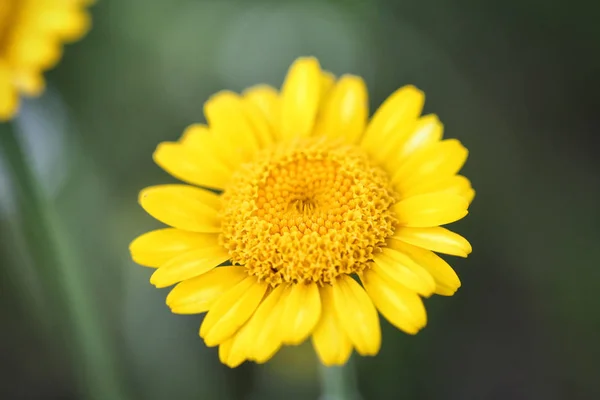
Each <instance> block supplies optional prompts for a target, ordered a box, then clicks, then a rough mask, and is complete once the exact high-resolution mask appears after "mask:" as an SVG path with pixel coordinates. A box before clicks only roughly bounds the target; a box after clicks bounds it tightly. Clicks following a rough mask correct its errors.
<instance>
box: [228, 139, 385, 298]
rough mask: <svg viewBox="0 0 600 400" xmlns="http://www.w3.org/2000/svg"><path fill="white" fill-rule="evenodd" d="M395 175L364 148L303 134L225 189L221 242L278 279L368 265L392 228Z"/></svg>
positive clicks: (308, 278)
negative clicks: (391, 176)
mask: <svg viewBox="0 0 600 400" xmlns="http://www.w3.org/2000/svg"><path fill="white" fill-rule="evenodd" d="M394 199H395V194H394V193H393V191H392V189H391V186H390V182H389V178H388V176H387V175H386V174H385V172H384V171H383V170H382V169H380V168H378V167H376V166H374V165H372V164H371V163H370V162H369V159H368V158H367V156H366V155H365V154H364V153H363V152H362V151H361V150H360V149H358V148H356V147H353V146H346V145H340V144H339V143H328V142H325V141H323V140H318V139H303V140H296V141H293V142H290V143H287V144H283V145H280V146H278V147H276V148H274V149H271V150H269V151H265V152H264V153H262V154H261V155H260V156H259V157H258V158H257V160H256V161H254V162H253V163H251V164H247V165H245V166H244V168H243V170H240V171H239V172H238V173H236V174H235V176H234V178H233V180H232V184H231V185H230V186H229V187H227V188H226V190H225V192H224V194H223V201H224V207H223V213H222V221H223V222H222V225H223V226H222V227H223V230H222V234H221V243H222V244H223V246H225V248H227V250H228V251H229V253H230V255H231V260H232V262H233V263H234V264H238V265H243V266H245V267H246V268H247V269H248V272H249V273H250V274H252V275H256V276H257V277H259V278H260V279H261V280H264V281H266V282H268V283H270V284H272V285H274V286H275V285H278V284H280V283H282V282H293V283H298V282H318V283H327V282H331V281H333V280H334V279H335V278H336V277H337V276H338V275H340V274H351V273H358V272H360V271H362V270H363V269H364V268H365V267H366V266H367V264H368V262H369V261H370V260H372V257H373V254H374V253H375V252H376V251H379V250H380V248H381V247H383V245H384V243H385V239H386V238H387V237H389V236H391V235H392V234H393V226H394V221H395V219H394V215H393V213H392V211H391V210H390V207H391V205H392V204H393V203H394Z"/></svg>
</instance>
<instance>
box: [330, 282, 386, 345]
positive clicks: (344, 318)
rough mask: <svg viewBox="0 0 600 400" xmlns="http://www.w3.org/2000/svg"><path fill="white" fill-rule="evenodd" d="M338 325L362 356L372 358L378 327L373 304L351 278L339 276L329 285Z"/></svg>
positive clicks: (379, 340) (379, 333)
mask: <svg viewBox="0 0 600 400" xmlns="http://www.w3.org/2000/svg"><path fill="white" fill-rule="evenodd" d="M332 286H333V303H334V307H335V313H336V316H337V321H338V323H340V324H341V326H342V327H343V329H344V331H345V332H346V335H348V337H349V338H350V341H351V342H352V344H353V345H354V347H355V348H356V351H357V352H358V353H359V354H360V355H363V356H367V355H375V354H377V353H378V352H379V348H380V346H381V327H380V326H379V317H378V315H377V310H376V309H375V306H374V305H373V302H372V301H371V299H370V298H369V296H368V295H367V293H366V292H365V291H364V289H363V288H362V287H361V286H360V285H359V284H358V283H357V282H356V281H355V280H354V279H352V278H351V277H349V276H347V275H342V276H340V278H338V280H337V281H336V282H335V283H334V284H333V285H332Z"/></svg>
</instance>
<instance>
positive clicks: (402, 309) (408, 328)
mask: <svg viewBox="0 0 600 400" xmlns="http://www.w3.org/2000/svg"><path fill="white" fill-rule="evenodd" d="M361 280H362V282H363V285H364V286H365V289H366V290H367V293H368V294H369V296H370V297H371V299H372V300H373V303H375V306H377V309H378V310H379V312H380V313H381V314H383V316H384V317H385V318H386V319H387V320H388V321H389V322H390V323H391V324H392V325H394V326H395V327H397V328H398V329H400V330H402V331H404V332H406V333H409V334H412V335H414V334H415V333H417V332H418V331H419V330H420V329H421V328H423V327H424V326H425V325H426V324H427V313H426V312H425V306H424V305H423V301H422V300H421V298H420V297H419V295H417V294H416V293H415V292H413V291H412V290H410V289H407V288H406V287H404V286H402V285H400V284H398V283H395V282H394V281H390V280H387V279H384V278H383V277H381V276H380V275H379V274H378V273H377V272H376V271H374V270H366V271H365V272H364V273H363V275H362V277H361Z"/></svg>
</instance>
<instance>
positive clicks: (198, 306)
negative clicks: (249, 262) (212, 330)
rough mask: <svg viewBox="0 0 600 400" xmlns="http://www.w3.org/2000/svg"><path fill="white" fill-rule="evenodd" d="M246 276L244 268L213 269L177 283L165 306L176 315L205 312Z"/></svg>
mask: <svg viewBox="0 0 600 400" xmlns="http://www.w3.org/2000/svg"><path fill="white" fill-rule="evenodd" d="M247 276H248V274H247V272H246V269H245V268H244V267H218V268H215V269H213V270H211V271H208V272H206V273H204V274H202V275H200V276H197V277H195V278H191V279H187V280H185V281H183V282H181V283H178V284H177V286H175V287H174V288H173V290H171V293H169V295H168V296H167V305H168V306H169V308H171V311H172V312H174V313H176V314H199V313H203V312H206V311H208V310H209V309H210V307H211V306H212V304H213V303H214V301H215V300H216V299H217V298H219V296H220V295H221V294H223V293H225V291H227V290H228V289H229V288H231V287H232V286H234V285H236V284H237V283H239V282H241V281H242V280H243V279H244V278H246V277H247Z"/></svg>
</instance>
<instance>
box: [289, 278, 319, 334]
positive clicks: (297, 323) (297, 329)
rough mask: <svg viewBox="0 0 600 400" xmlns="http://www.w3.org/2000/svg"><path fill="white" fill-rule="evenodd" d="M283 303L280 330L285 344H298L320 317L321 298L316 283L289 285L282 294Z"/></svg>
mask: <svg viewBox="0 0 600 400" xmlns="http://www.w3.org/2000/svg"><path fill="white" fill-rule="evenodd" d="M281 301H282V302H285V306H284V312H283V313H282V315H281V320H280V324H281V325H280V329H282V331H283V342H284V343H285V344H292V345H294V344H300V343H302V342H303V341H304V340H305V339H306V338H307V337H308V336H309V335H310V333H311V332H312V330H313V329H314V327H315V325H316V324H317V322H318V321H319V317H320V316H321V297H320V295H319V288H318V286H317V284H316V283H308V284H294V285H291V286H290V287H289V288H288V289H287V290H286V291H285V292H284V294H283V297H282V300H281Z"/></svg>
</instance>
